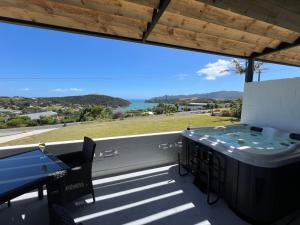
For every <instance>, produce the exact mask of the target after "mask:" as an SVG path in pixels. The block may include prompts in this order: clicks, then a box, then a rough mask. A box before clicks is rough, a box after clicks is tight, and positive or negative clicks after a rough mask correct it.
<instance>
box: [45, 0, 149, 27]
mask: <svg viewBox="0 0 300 225" xmlns="http://www.w3.org/2000/svg"><path fill="white" fill-rule="evenodd" d="M51 1H53V2H60V3H64V4H70V5H76V6H80V7H82V8H87V9H92V10H98V11H100V12H105V13H110V14H112V15H119V16H124V17H129V18H133V19H138V20H143V21H146V22H149V21H151V19H152V14H153V9H152V8H149V7H146V6H144V5H140V4H135V3H131V2H128V1H123V0H51Z"/></svg>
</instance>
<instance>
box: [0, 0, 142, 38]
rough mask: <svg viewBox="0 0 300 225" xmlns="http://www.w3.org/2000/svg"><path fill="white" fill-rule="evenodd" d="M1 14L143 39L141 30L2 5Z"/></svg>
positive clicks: (59, 25)
mask: <svg viewBox="0 0 300 225" xmlns="http://www.w3.org/2000/svg"><path fill="white" fill-rule="evenodd" d="M0 14H1V16H4V17H8V18H16V19H20V20H25V21H33V22H37V23H42V24H49V25H54V26H58V27H66V28H73V29H78V30H86V31H92V32H97V33H106V34H110V35H117V36H121V37H130V38H135V39H140V38H141V37H142V34H143V33H142V32H141V31H140V30H139V29H132V28H131V29H129V28H126V27H118V26H113V25H103V24H93V23H90V22H82V21H80V20H75V19H73V18H70V17H65V16H59V15H53V14H43V13H37V12H32V11H28V10H26V9H20V8H15V7H3V6H1V3H0Z"/></svg>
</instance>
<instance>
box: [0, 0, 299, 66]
mask: <svg viewBox="0 0 300 225" xmlns="http://www.w3.org/2000/svg"><path fill="white" fill-rule="evenodd" d="M203 1H204V2H206V3H209V4H204V3H203ZM203 1H202V0H171V3H170V4H169V6H168V7H167V9H166V11H165V12H164V14H163V16H162V17H161V18H160V19H159V21H158V23H157V24H156V26H155V27H154V29H153V30H152V32H151V33H150V35H149V37H148V39H147V41H146V43H147V42H148V43H149V44H155V45H163V46H165V45H167V46H169V47H170V46H171V47H175V48H176V47H177V48H183V49H188V50H195V51H197V50H199V51H204V52H208V53H215V54H221V55H222V54H224V55H230V56H232V57H244V58H245V57H249V56H250V57H255V56H253V54H254V55H255V54H256V53H261V52H265V51H266V49H271V50H272V49H276V48H277V49H278V50H279V49H283V48H280V46H283V45H288V43H298V42H297V41H296V42H294V41H295V40H298V38H299V36H300V33H298V32H295V31H293V30H288V29H286V28H282V27H280V26H284V25H283V24H281V25H280V24H279V23H276V21H275V20H274V21H271V20H268V21H269V22H270V23H267V22H265V21H267V20H266V19H265V18H258V16H255V15H256V14H257V13H260V12H261V11H260V9H259V10H258V11H257V12H251V13H252V14H251V15H250V14H247V16H245V14H244V15H241V14H243V13H242V12H241V13H240V14H238V13H236V11H235V12H232V11H234V10H232V11H230V10H224V7H223V8H222V7H220V6H219V5H215V6H212V5H213V3H214V2H216V3H217V4H221V5H222V4H225V2H229V3H231V2H233V0H224V1H223V0H222V1H223V3H219V1H221V0H203ZM264 1H265V2H264V3H262V4H263V6H264V7H265V6H266V4H267V3H268V4H271V3H272V4H274V6H273V5H272V6H271V8H272V7H273V8H274V9H277V8H278V6H281V5H282V4H283V5H282V9H277V11H278V12H277V11H276V10H275V11H276V13H277V14H276V16H275V17H274V18H275V19H278V18H281V17H284V15H283V12H285V11H287V12H289V11H291V12H292V13H291V14H290V15H285V16H286V17H285V18H287V21H285V22H288V21H289V22H290V20H291V19H293V18H298V16H299V15H297V16H295V15H294V14H295V12H298V10H299V9H292V8H291V7H290V6H289V4H286V5H284V0H264ZM290 1H291V2H293V3H297V1H298V0H290ZM242 2H243V1H242V0H237V5H236V6H235V7H237V6H239V7H241V6H242ZM253 2H256V3H257V4H258V3H259V2H260V1H258V0H253ZM159 3H160V1H159V0H0V19H1V20H2V21H6V22H14V23H17V24H20V23H24V24H27V25H30V26H39V27H46V28H49V29H57V30H65V31H69V32H75V33H84V34H89V35H95V36H104V37H110V38H119V39H123V40H128V41H134V42H142V39H143V33H144V32H145V30H146V29H147V24H148V22H150V21H151V20H152V16H153V12H154V9H155V8H157V7H158V6H159ZM229 3H227V6H228V5H230V4H229ZM289 3H290V2H289ZM210 4H212V5H210ZM247 4H248V2H247ZM247 4H246V6H247ZM216 6H218V7H216ZM245 8H246V9H248V10H250V9H251V10H253V9H252V8H249V7H245ZM299 11H300V10H299ZM267 13H268V14H267V15H266V16H270V15H271V9H270V11H267ZM251 16H253V17H254V18H251ZM299 17H300V16H299ZM274 18H273V19H274ZM258 19H260V20H258ZM26 21H28V22H26ZM285 22H284V23H285ZM271 23H273V24H271ZM280 23H282V22H280ZM298 23H300V21H297V22H296V23H295V24H293V25H292V26H295V25H297V24H298ZM274 24H276V25H274ZM278 25H280V26H278ZM297 26H298V25H297ZM120 37H122V38H120ZM278 46H279V47H278ZM272 51H273V50H272ZM256 55H257V57H259V54H256ZM259 59H261V60H266V61H273V62H278V63H287V64H293V65H299V66H300V46H298V47H291V48H289V49H286V50H284V51H283V50H282V51H279V52H278V51H277V52H271V53H270V52H269V55H265V56H261V57H259Z"/></svg>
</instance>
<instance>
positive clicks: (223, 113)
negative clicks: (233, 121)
mask: <svg viewBox="0 0 300 225" xmlns="http://www.w3.org/2000/svg"><path fill="white" fill-rule="evenodd" d="M222 116H224V117H230V116H232V114H231V112H230V111H229V110H224V111H222Z"/></svg>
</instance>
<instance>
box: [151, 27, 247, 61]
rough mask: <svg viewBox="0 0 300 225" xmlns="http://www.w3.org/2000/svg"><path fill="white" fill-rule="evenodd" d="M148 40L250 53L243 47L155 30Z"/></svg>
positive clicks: (219, 50) (197, 47)
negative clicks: (161, 32) (238, 47)
mask: <svg viewBox="0 0 300 225" xmlns="http://www.w3.org/2000/svg"><path fill="white" fill-rule="evenodd" d="M148 40H149V41H153V42H158V43H166V44H172V45H177V46H183V47H188V48H194V49H200V50H206V51H214V52H220V53H226V54H232V55H241V56H247V55H249V52H247V51H244V50H243V49H231V48H228V47H227V46H219V45H216V44H215V43H213V44H211V43H208V42H206V41H204V40H200V39H198V40H190V39H186V38H182V37H178V36H170V35H163V34H159V33H156V32H155V31H153V32H152V33H151V34H150V36H149V37H148Z"/></svg>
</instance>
